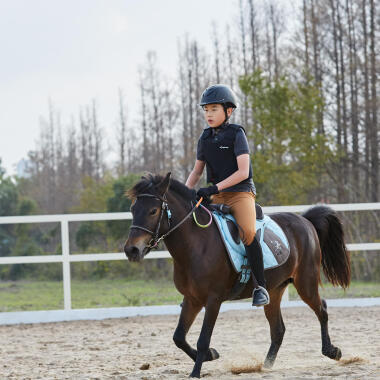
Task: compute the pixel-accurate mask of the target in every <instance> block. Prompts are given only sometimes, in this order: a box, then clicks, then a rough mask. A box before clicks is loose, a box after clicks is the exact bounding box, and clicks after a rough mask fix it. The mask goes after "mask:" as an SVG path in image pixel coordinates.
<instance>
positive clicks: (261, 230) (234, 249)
mask: <svg viewBox="0 0 380 380" xmlns="http://www.w3.org/2000/svg"><path fill="white" fill-rule="evenodd" d="M212 215H213V218H214V221H215V223H216V225H217V226H218V229H219V232H220V235H221V237H222V240H223V243H224V245H225V247H226V249H227V252H228V256H229V258H230V260H231V263H232V266H233V267H234V269H235V271H236V272H237V273H241V280H240V282H244V283H245V282H247V281H248V280H249V277H250V273H251V269H250V268H249V264H248V260H247V256H246V255H245V248H244V244H243V242H242V241H241V240H240V238H239V243H236V242H235V240H234V239H233V237H232V236H231V233H230V230H229V228H228V226H227V221H228V220H231V221H233V222H234V223H235V225H236V221H235V218H234V217H233V216H232V215H230V214H227V215H226V214H222V213H220V212H218V211H213V213H212ZM256 236H257V237H259V242H260V245H261V248H262V251H263V259H264V269H268V268H273V267H276V266H278V265H281V264H282V263H283V262H284V261H286V259H287V257H288V256H289V252H290V251H289V242H288V239H287V237H286V236H285V234H284V232H283V230H282V229H281V227H280V226H279V225H278V224H277V223H276V222H275V221H274V220H273V219H272V218H271V217H269V216H268V215H264V218H263V219H257V220H256ZM267 243H268V244H270V245H271V246H272V247H273V248H272V249H273V250H274V252H272V250H271V249H270V248H269V246H268V244H267ZM286 251H287V252H286Z"/></svg>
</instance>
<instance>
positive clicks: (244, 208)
mask: <svg viewBox="0 0 380 380" xmlns="http://www.w3.org/2000/svg"><path fill="white" fill-rule="evenodd" d="M200 106H201V107H202V108H203V111H204V116H205V119H206V122H207V124H208V125H209V127H208V128H206V129H204V131H203V133H202V135H201V137H200V138H199V140H198V146H197V159H196V161H195V165H194V168H193V170H192V171H191V173H190V175H189V178H188V179H187V181H186V186H188V187H189V188H193V187H194V186H196V184H197V183H198V181H199V179H200V177H201V175H202V173H203V169H204V167H205V166H206V171H207V182H208V183H212V185H211V186H208V187H202V188H200V189H199V190H198V192H197V195H198V196H199V197H204V198H206V199H207V198H209V197H210V196H212V202H213V203H223V204H226V205H228V206H230V208H231V213H232V215H233V216H234V217H235V219H236V222H237V223H238V225H239V226H240V228H239V231H240V237H241V239H242V241H243V243H244V246H245V250H246V253H247V258H248V261H249V264H250V266H251V269H252V273H253V275H254V276H255V278H256V280H257V282H256V281H253V283H254V284H256V286H255V285H254V289H253V294H252V305H253V306H263V305H267V304H268V303H269V294H268V292H267V290H266V284H265V278H264V266H263V255H262V250H261V247H260V244H259V242H258V241H257V238H256V237H255V234H256V209H255V198H256V188H255V185H254V183H253V180H252V166H251V161H250V156H249V147H248V141H247V138H246V136H245V131H244V129H243V127H242V126H240V125H236V124H229V122H228V119H229V117H230V116H231V114H232V112H233V111H234V109H235V108H236V107H237V101H236V96H235V94H234V93H233V92H232V90H231V89H230V88H229V87H228V86H225V85H222V84H216V85H214V86H211V87H208V88H207V89H206V90H205V91H204V92H203V94H202V97H201V102H200ZM257 283H258V285H257Z"/></svg>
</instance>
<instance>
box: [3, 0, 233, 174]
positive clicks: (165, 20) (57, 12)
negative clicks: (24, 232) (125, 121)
mask: <svg viewBox="0 0 380 380" xmlns="http://www.w3.org/2000/svg"><path fill="white" fill-rule="evenodd" d="M237 14H238V0H203V1H202V0H191V1H185V0H159V1H158V0H112V1H111V0H80V1H78V0H65V1H59V0H32V1H31V0H0V47H1V50H0V55H1V56H0V158H1V159H2V166H4V167H5V168H6V170H7V174H15V172H16V171H15V165H16V164H17V162H18V161H19V160H21V158H26V157H27V152H28V151H29V150H32V149H33V148H34V147H35V141H36V139H37V138H38V136H39V131H40V118H41V117H45V118H46V116H47V114H48V99H49V98H50V99H51V100H52V103H53V105H54V106H55V108H56V109H58V110H59V111H60V113H61V116H62V124H63V127H64V126H65V124H66V125H67V124H68V121H69V120H70V118H71V115H74V116H75V117H76V116H77V115H78V112H79V107H80V106H85V105H87V104H89V103H90V102H91V99H93V98H95V100H96V102H97V104H98V106H99V118H100V124H101V125H103V126H107V127H108V128H109V126H111V125H112V124H113V123H115V120H116V118H117V107H118V88H119V87H120V88H122V89H123V92H124V95H125V98H126V102H127V104H128V108H129V109H132V110H133V109H134V108H135V105H137V103H138V100H137V97H138V86H137V85H138V67H139V65H141V64H143V63H144V62H145V57H146V54H147V52H148V51H149V50H155V51H156V52H157V55H158V61H159V65H160V67H161V69H162V70H163V71H164V72H165V73H175V71H176V62H177V55H178V52H177V40H178V38H181V37H183V36H184V35H185V34H186V33H187V34H188V35H189V37H190V38H194V39H196V40H197V41H199V42H201V43H202V45H203V46H205V47H206V49H211V48H212V47H211V43H212V42H211V41H212V40H211V32H212V22H213V21H216V22H217V23H218V25H220V26H221V27H222V26H224V25H225V24H226V23H227V22H228V21H231V20H233V19H236V17H237ZM132 115H133V112H132ZM132 121H133V120H132ZM105 133H106V137H107V138H110V139H111V136H112V135H113V134H114V132H113V131H107V130H105Z"/></svg>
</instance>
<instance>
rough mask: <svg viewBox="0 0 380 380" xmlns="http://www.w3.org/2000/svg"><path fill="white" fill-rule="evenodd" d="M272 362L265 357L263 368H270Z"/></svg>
mask: <svg viewBox="0 0 380 380" xmlns="http://www.w3.org/2000/svg"><path fill="white" fill-rule="evenodd" d="M273 364H274V361H273V360H269V359H265V361H264V368H266V369H271V368H272V367H273Z"/></svg>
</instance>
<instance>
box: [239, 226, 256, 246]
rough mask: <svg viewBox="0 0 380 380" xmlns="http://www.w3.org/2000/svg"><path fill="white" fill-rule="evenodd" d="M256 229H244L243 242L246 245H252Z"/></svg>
mask: <svg viewBox="0 0 380 380" xmlns="http://www.w3.org/2000/svg"><path fill="white" fill-rule="evenodd" d="M255 235H256V231H255V230H254V229H250V230H248V231H244V237H243V239H242V240H243V243H244V245H251V244H252V242H253V239H254V238H255Z"/></svg>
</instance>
